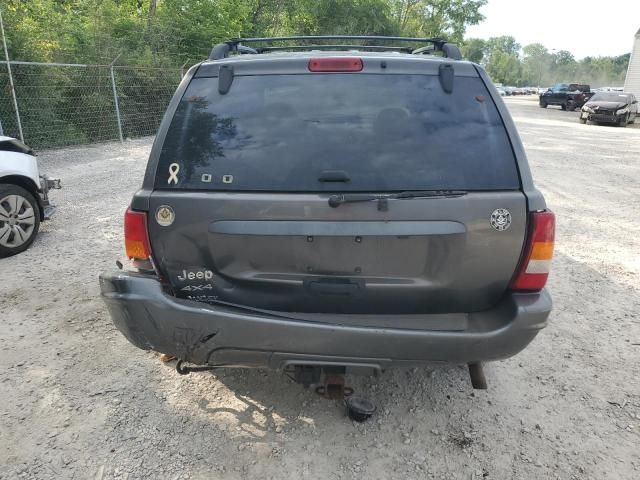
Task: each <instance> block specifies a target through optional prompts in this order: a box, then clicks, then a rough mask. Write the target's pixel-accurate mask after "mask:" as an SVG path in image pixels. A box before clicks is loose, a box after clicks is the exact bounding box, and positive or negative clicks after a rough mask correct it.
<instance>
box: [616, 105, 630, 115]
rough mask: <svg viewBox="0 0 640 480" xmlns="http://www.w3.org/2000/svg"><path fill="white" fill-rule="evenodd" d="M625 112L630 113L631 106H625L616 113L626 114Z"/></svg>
mask: <svg viewBox="0 0 640 480" xmlns="http://www.w3.org/2000/svg"><path fill="white" fill-rule="evenodd" d="M625 113H629V107H624V108H621V109H620V110H616V115H624V114H625Z"/></svg>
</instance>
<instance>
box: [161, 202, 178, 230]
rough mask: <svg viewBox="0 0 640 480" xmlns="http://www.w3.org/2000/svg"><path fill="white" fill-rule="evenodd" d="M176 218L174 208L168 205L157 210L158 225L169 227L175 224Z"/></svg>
mask: <svg viewBox="0 0 640 480" xmlns="http://www.w3.org/2000/svg"><path fill="white" fill-rule="evenodd" d="M175 218H176V214H175V213H174V212H173V208H171V207H170V206H168V205H161V206H159V207H158V210H156V222H158V225H161V226H163V227H168V226H169V225H171V224H172V223H173V221H174V220H175Z"/></svg>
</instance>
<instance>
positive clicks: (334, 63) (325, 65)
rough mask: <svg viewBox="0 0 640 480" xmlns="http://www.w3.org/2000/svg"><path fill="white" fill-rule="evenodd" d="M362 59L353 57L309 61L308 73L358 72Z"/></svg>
mask: <svg viewBox="0 0 640 480" xmlns="http://www.w3.org/2000/svg"><path fill="white" fill-rule="evenodd" d="M360 70H362V59H361V58H354V57H326V58H312V59H311V60H309V71H310V72H359V71H360Z"/></svg>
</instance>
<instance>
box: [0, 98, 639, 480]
mask: <svg viewBox="0 0 640 480" xmlns="http://www.w3.org/2000/svg"><path fill="white" fill-rule="evenodd" d="M507 103H508V104H509V107H510V108H511V110H512V113H513V115H514V117H515V120H516V122H517V124H518V127H519V129H520V132H521V135H522V137H523V140H524V142H525V145H526V147H527V151H528V154H529V159H530V163H531V166H532V169H533V171H534V176H535V178H536V181H537V184H538V186H539V188H540V189H541V190H542V191H543V192H544V194H545V196H546V198H547V202H548V204H549V205H550V206H551V207H552V208H553V210H555V212H556V214H557V216H558V233H557V237H558V238H557V242H556V251H557V255H556V258H555V260H554V271H553V274H552V277H551V279H550V288H551V291H552V293H553V296H554V300H555V310H554V312H553V314H552V318H551V323H550V325H549V327H548V328H547V329H545V330H544V331H543V332H542V333H541V334H540V335H539V336H538V338H537V339H536V340H535V341H534V342H533V344H532V345H531V346H530V347H529V348H528V349H526V350H525V351H524V352H522V353H521V354H520V355H518V356H516V357H514V358H512V359H510V360H506V361H502V362H496V363H492V364H489V365H488V366H487V367H486V374H487V377H488V380H489V390H488V391H476V392H473V391H472V389H471V387H470V385H469V380H468V375H467V373H466V370H465V369H463V368H460V367H450V368H425V369H412V370H394V371H389V372H386V373H384V374H382V375H381V376H379V377H377V378H373V377H372V378H355V379H352V384H353V385H354V387H355V388H356V390H357V391H360V392H367V393H368V394H369V395H370V397H371V398H372V399H373V400H374V401H375V402H376V404H377V405H378V409H379V410H378V414H376V416H375V417H374V418H373V419H372V420H371V421H369V422H367V423H365V424H353V423H351V422H349V421H348V420H347V419H345V417H344V411H343V409H342V408H341V406H340V405H339V404H338V403H335V402H330V401H326V400H323V399H321V398H319V397H317V396H316V395H315V394H314V393H312V392H310V391H306V390H304V389H303V388H302V387H300V386H298V385H295V384H294V383H292V382H291V381H290V380H289V379H288V378H286V377H285V376H283V375H280V374H277V373H274V372H263V371H248V370H228V371H222V372H216V373H213V374H212V373H199V374H193V375H189V376H179V375H177V374H176V372H175V370H174V369H173V366H171V365H165V364H163V363H161V362H160V361H159V360H158V357H157V355H156V354H154V353H149V352H143V351H141V350H138V349H136V348H135V347H133V346H132V345H130V344H129V343H128V342H127V341H126V340H125V339H124V337H122V336H121V335H120V334H119V332H117V331H116V330H115V328H114V326H113V325H112V323H111V321H110V319H109V316H108V314H107V312H106V309H105V306H104V305H103V303H102V301H101V300H100V298H99V296H98V281H97V275H98V272H100V271H102V270H106V269H111V268H114V260H115V259H116V258H117V257H118V256H120V255H121V252H122V239H121V229H122V214H123V211H124V208H125V206H126V204H127V203H128V201H129V200H130V197H131V194H132V193H133V192H134V191H135V189H136V188H137V187H138V186H139V185H140V184H141V179H142V174H143V170H144V166H145V163H146V156H147V154H148V151H149V147H150V140H149V139H144V140H136V141H131V142H127V143H126V144H125V145H120V144H105V145H99V146H91V147H86V148H72V149H65V150H57V151H49V152H45V153H42V155H41V157H40V160H41V166H42V167H43V170H44V171H46V172H48V173H50V174H52V175H57V176H60V177H62V179H63V183H64V190H62V191H60V192H54V196H55V201H56V202H57V204H58V206H59V211H58V213H57V215H56V216H55V217H54V219H53V220H52V221H51V222H48V223H46V224H45V225H44V226H43V229H42V233H41V235H40V236H39V238H38V239H37V240H36V242H35V244H34V245H33V247H32V248H31V249H30V250H29V251H27V252H25V253H23V254H21V255H19V256H16V257H12V258H9V259H4V260H0V312H1V317H0V321H1V328H0V349H1V350H2V351H3V352H4V354H3V356H2V357H1V358H0V443H1V444H2V446H3V448H2V449H1V450H0V478H3V479H4V478H30V479H31V478H56V479H58V478H78V479H80V478H97V479H102V478H104V479H107V478H118V479H124V478H129V479H133V478H167V479H173V478H225V479H226V478H229V479H236V478H238V479H240V478H265V479H268V478H330V479H348V478H373V479H376V478H380V479H414V478H415V479H425V478H427V479H430V478H437V479H441V478H442V479H458V478H461V479H477V480H479V479H484V478H488V479H525V478H526V479H530V478H531V479H534V478H535V479H539V478H552V479H553V478H558V479H594V480H595V479H598V480H600V479H604V478H610V479H638V478H640V368H639V366H640V322H639V318H638V311H639V310H640V255H639V253H640V222H638V212H639V211H640V208H639V207H640V204H639V203H638V198H640V183H639V182H640V128H638V127H640V125H635V126H634V127H630V128H626V129H623V128H616V127H607V126H594V125H580V124H579V123H578V122H577V113H569V112H562V111H560V110H557V109H551V108H549V109H547V110H542V109H539V108H537V106H536V104H535V102H533V101H529V100H526V99H507ZM639 123H640V121H639Z"/></svg>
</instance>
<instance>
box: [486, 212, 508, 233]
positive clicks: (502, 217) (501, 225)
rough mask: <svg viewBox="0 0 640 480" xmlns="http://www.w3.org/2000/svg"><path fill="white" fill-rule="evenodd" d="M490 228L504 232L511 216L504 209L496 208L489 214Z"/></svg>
mask: <svg viewBox="0 0 640 480" xmlns="http://www.w3.org/2000/svg"><path fill="white" fill-rule="evenodd" d="M490 223H491V226H492V227H493V228H495V229H496V230H497V231H499V232H504V231H505V230H506V229H507V228H509V226H510V225H511V214H510V213H509V210H507V209H506V208H496V209H495V210H494V211H493V213H492V214H491V220H490Z"/></svg>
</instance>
